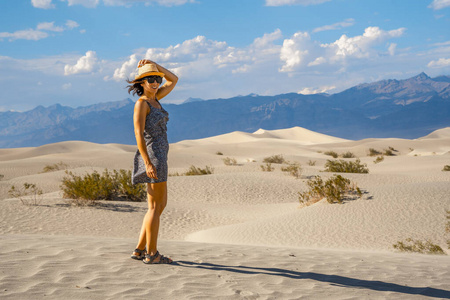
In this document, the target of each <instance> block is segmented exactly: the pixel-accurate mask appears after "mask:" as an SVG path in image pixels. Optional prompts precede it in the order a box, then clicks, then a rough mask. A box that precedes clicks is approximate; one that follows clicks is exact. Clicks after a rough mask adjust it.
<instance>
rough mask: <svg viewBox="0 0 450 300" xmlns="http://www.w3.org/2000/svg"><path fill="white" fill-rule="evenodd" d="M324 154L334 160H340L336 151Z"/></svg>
mask: <svg viewBox="0 0 450 300" xmlns="http://www.w3.org/2000/svg"><path fill="white" fill-rule="evenodd" d="M323 154H325V155H329V156H332V157H333V158H338V154H337V153H336V152H334V151H326V152H324V153H323Z"/></svg>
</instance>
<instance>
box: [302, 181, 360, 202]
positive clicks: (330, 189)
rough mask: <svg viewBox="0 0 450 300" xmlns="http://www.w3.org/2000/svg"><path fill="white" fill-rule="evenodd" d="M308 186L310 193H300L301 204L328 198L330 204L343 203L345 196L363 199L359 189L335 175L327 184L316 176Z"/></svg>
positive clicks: (308, 182)
mask: <svg viewBox="0 0 450 300" xmlns="http://www.w3.org/2000/svg"><path fill="white" fill-rule="evenodd" d="M306 184H307V185H308V187H309V189H308V191H306V192H299V193H298V195H299V201H300V203H314V202H317V201H319V200H321V199H323V198H327V201H328V202H329V203H342V201H343V199H344V196H345V195H350V194H356V195H358V197H360V198H361V197H362V192H361V190H360V189H359V187H357V186H356V184H354V183H352V182H351V181H350V179H348V178H344V177H342V176H341V175H334V176H333V177H331V178H329V179H328V180H327V181H325V182H324V181H323V179H322V178H321V177H320V176H315V177H314V178H313V179H309V180H308V181H307V183H306Z"/></svg>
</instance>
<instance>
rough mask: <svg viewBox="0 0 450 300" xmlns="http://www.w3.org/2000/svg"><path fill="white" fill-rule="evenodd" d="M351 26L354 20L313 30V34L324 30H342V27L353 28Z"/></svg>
mask: <svg viewBox="0 0 450 300" xmlns="http://www.w3.org/2000/svg"><path fill="white" fill-rule="evenodd" d="M353 25H355V20H354V19H347V20H345V21H342V22H338V23H334V24H331V25H324V26H321V27H317V28H315V29H314V30H313V32H320V31H325V30H337V29H342V28H344V27H349V26H353Z"/></svg>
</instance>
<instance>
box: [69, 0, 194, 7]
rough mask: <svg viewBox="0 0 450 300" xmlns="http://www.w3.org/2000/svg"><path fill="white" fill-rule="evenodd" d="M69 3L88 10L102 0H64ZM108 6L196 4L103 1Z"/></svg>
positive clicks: (160, 0) (191, 0) (163, 0)
mask: <svg viewBox="0 0 450 300" xmlns="http://www.w3.org/2000/svg"><path fill="white" fill-rule="evenodd" d="M62 1H67V3H68V5H69V6H72V5H82V6H84V7H87V8H95V7H97V6H98V5H99V4H100V0H62ZM102 1H103V4H104V5H107V6H126V7H131V6H133V5H134V4H137V3H144V4H145V5H153V4H157V5H161V6H177V5H183V4H186V3H195V1H194V0H102Z"/></svg>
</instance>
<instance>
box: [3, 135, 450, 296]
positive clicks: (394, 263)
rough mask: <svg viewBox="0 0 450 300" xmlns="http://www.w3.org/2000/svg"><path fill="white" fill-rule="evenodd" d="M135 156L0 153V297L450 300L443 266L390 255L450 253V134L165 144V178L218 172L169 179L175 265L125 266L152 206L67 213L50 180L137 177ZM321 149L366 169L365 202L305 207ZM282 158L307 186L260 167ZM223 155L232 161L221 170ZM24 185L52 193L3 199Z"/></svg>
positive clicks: (166, 218)
mask: <svg viewBox="0 0 450 300" xmlns="http://www.w3.org/2000/svg"><path fill="white" fill-rule="evenodd" d="M389 147H391V148H393V149H394V153H395V154H396V155H395V156H385V158H384V161H383V162H381V163H378V164H375V163H374V159H375V157H370V156H368V152H369V148H374V149H376V150H379V151H381V152H383V151H384V150H385V149H388V148H389ZM135 151H136V147H135V146H129V145H118V144H107V145H100V144H94V143H88V142H79V141H71V142H62V143H55V144H49V145H45V146H41V147H30V148H19V149H0V175H4V177H3V178H2V179H1V180H0V199H1V200H0V205H1V208H0V234H1V236H0V238H1V245H2V246H1V247H0V262H1V267H0V269H1V271H2V272H1V273H0V278H1V280H0V297H1V298H2V299H20V298H37V299H39V298H44V297H45V298H48V297H50V298H61V297H64V298H68V299H79V298H85V297H88V298H92V299H105V298H113V299H117V298H119V299H120V298H126V299H130V298H136V297H145V296H149V295H152V296H157V298H158V299H174V298H181V299H183V298H186V299H187V298H204V299H211V298H217V299H259V298H261V299H274V298H276V299H285V298H286V299H289V298H295V299H297V298H300V297H305V298H311V299H324V298H333V299H350V298H359V299H360V298H361V297H363V298H367V299H379V298H382V299H415V298H417V299H422V298H427V297H429V298H450V285H449V284H448V283H449V282H450V271H449V270H450V260H449V259H448V258H447V256H442V257H438V256H425V255H417V254H399V253H396V252H395V251H394V249H393V247H392V245H393V244H394V243H396V242H398V241H400V240H404V239H406V238H414V239H420V240H427V239H429V240H431V241H433V242H434V243H436V244H439V245H440V246H441V247H442V248H444V250H445V251H446V252H447V253H450V251H449V250H448V249H447V247H446V240H447V239H450V236H449V235H446V233H445V223H446V217H445V210H446V209H450V196H449V195H450V172H444V171H442V169H443V167H444V166H445V165H450V128H443V129H440V130H437V131H435V132H433V133H431V134H429V135H427V136H425V137H423V138H419V139H415V140H407V139H395V138H391V139H365V140H360V141H350V140H344V139H339V138H335V137H331V136H327V135H323V134H320V133H315V132H312V131H309V130H306V129H303V128H300V127H295V128H290V129H283V130H270V131H268V130H263V129H260V130H258V131H256V132H254V133H245V132H233V133H229V134H224V135H220V136H215V137H210V138H205V139H199V140H189V141H181V142H179V143H175V144H171V145H170V152H169V169H170V170H169V171H170V173H174V172H179V173H182V172H184V171H185V170H186V169H187V168H188V167H189V166H190V165H195V166H199V167H204V166H206V165H209V166H212V167H213V168H214V174H212V175H207V176H171V177H169V180H168V187H169V204H168V207H167V209H166V211H165V213H164V214H163V216H162V221H161V222H162V223H161V224H162V225H161V232H160V234H161V240H162V242H161V251H162V252H163V253H164V254H166V255H169V256H171V257H173V258H174V259H175V261H177V262H178V263H177V264H176V265H173V266H170V267H169V266H146V265H144V264H142V263H139V262H135V261H132V260H130V259H129V258H128V255H129V254H130V251H131V250H133V249H134V246H135V244H134V243H135V242H136V240H135V239H136V238H137V235H138V231H139V228H140V224H141V221H142V217H143V215H144V214H145V211H146V206H147V204H146V203H145V202H139V203H136V202H111V201H102V202H101V205H99V206H97V207H87V208H77V207H71V206H70V205H69V203H68V201H67V200H66V199H63V198H62V197H61V193H60V183H61V179H62V178H63V177H64V176H65V170H59V171H55V172H48V173H43V172H42V171H43V169H44V167H45V166H48V165H51V164H56V163H59V162H63V163H64V164H65V165H66V167H65V168H67V169H68V170H70V171H73V172H75V173H77V174H83V173H87V172H92V171H93V170H97V171H99V172H101V171H102V170H104V169H105V168H108V169H120V168H122V169H131V167H132V160H133V156H134V152H135ZM326 151H336V152H337V153H339V154H342V153H344V152H347V151H351V152H353V153H354V154H355V155H356V156H358V157H359V158H360V159H361V161H362V162H363V163H366V164H367V165H368V168H369V170H370V171H369V174H343V176H344V177H347V178H349V179H351V180H352V181H354V182H356V183H357V184H358V186H360V187H361V188H362V189H363V190H364V192H365V194H364V196H363V197H362V199H356V200H348V201H345V202H344V204H342V205H338V204H333V205H332V204H329V203H328V202H327V201H326V200H325V199H324V200H322V201H320V202H318V203H316V204H314V205H311V206H308V207H301V206H300V205H299V202H298V192H299V191H304V190H305V189H306V188H307V186H306V180H307V178H308V177H310V176H313V175H320V176H322V177H324V178H326V177H329V176H331V175H332V174H330V173H325V172H322V170H323V169H324V164H325V162H326V161H327V160H328V159H331V157H330V156H327V155H325V154H324V152H326ZM218 152H221V153H222V154H223V155H218V154H217V153H218ZM275 154H282V155H283V156H284V158H285V159H286V160H289V161H290V162H298V163H300V164H301V165H302V168H303V173H302V178H300V179H296V178H294V177H292V176H290V175H288V174H286V173H284V172H282V171H281V165H276V164H273V166H274V167H275V170H274V171H273V172H262V171H261V168H260V166H261V165H263V159H264V158H265V157H268V156H271V155H275ZM225 157H232V158H235V159H236V160H237V162H238V165H237V166H225V165H224V163H223V159H224V158H225ZM311 161H314V162H315V165H309V164H308V162H311ZM25 182H29V183H36V184H37V185H38V186H39V187H40V188H42V190H43V191H44V192H45V194H44V196H43V198H42V200H41V202H40V205H38V206H25V205H22V204H21V202H20V201H19V200H17V199H11V198H9V196H8V193H7V192H8V190H9V188H10V187H11V185H15V186H20V185H22V184H23V183H25ZM148 272H151V274H152V276H151V279H148V276H147V275H148ZM149 280H150V281H151V282H154V283H155V284H154V285H152V284H150V285H149V284H148V283H149ZM163 287H164V288H163ZM167 287H170V288H167ZM361 295H364V296H361Z"/></svg>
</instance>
